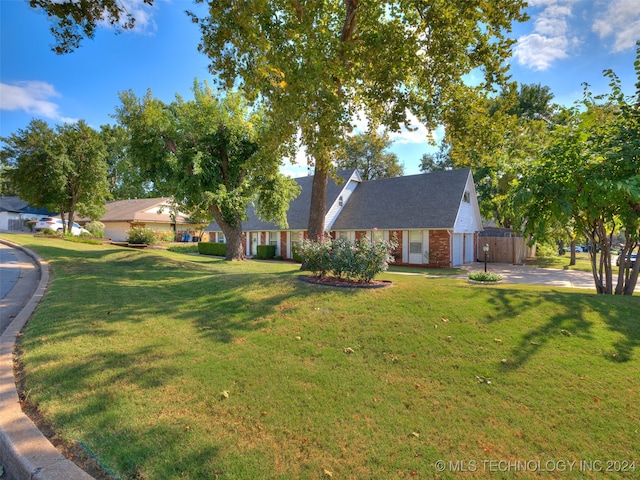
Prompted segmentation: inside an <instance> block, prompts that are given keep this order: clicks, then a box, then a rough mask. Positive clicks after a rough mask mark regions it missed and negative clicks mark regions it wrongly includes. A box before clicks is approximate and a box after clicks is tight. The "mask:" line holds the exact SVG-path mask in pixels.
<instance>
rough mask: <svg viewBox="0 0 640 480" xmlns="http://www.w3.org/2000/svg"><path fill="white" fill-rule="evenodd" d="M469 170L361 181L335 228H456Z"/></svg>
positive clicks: (334, 225)
mask: <svg viewBox="0 0 640 480" xmlns="http://www.w3.org/2000/svg"><path fill="white" fill-rule="evenodd" d="M469 174H470V169H468V168H466V169H462V170H449V171H444V172H433V173H426V174H420V175H409V176H406V177H394V178H383V179H379V180H372V181H368V182H362V183H361V184H360V185H358V188H356V190H355V192H353V195H351V198H350V199H349V201H348V202H347V204H346V205H345V206H344V209H343V210H342V212H341V213H340V215H339V216H338V218H337V220H336V221H335V223H334V224H333V230H372V229H373V228H378V229H380V230H395V229H409V228H453V227H454V224H455V221H456V216H457V214H458V209H459V208H460V202H461V200H462V197H463V195H464V190H465V187H466V184H467V179H468V178H469Z"/></svg>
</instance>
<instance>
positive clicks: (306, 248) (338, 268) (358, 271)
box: [299, 236, 398, 283]
mask: <svg viewBox="0 0 640 480" xmlns="http://www.w3.org/2000/svg"><path fill="white" fill-rule="evenodd" d="M397 246H398V245H397V243H396V242H395V241H391V242H387V241H376V242H372V241H371V240H369V239H368V238H367V237H366V236H365V237H361V238H360V239H358V240H356V241H355V242H351V241H349V240H346V239H344V238H340V239H338V240H332V239H331V238H330V237H324V241H318V242H312V241H310V240H308V239H303V240H302V241H301V242H300V243H299V253H300V256H301V257H302V261H303V265H304V266H305V268H306V269H307V270H310V271H311V272H313V273H314V275H317V276H326V275H328V274H331V275H333V276H336V277H342V278H347V279H348V280H356V281H359V282H364V283H368V282H371V281H372V280H373V279H374V277H375V276H376V275H377V274H379V273H381V272H384V271H385V270H386V269H387V267H388V266H389V263H391V262H393V261H394V257H393V255H392V252H393V251H394V250H395V249H396V248H397Z"/></svg>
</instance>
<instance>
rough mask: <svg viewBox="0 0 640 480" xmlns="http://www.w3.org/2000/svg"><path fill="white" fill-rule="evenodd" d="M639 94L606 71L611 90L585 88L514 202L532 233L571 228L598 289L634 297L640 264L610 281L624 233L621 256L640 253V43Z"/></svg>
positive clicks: (639, 62) (522, 181)
mask: <svg viewBox="0 0 640 480" xmlns="http://www.w3.org/2000/svg"><path fill="white" fill-rule="evenodd" d="M636 71H637V74H638V84H637V92H636V94H635V95H634V96H629V97H626V96H625V95H623V93H622V90H621V88H620V82H619V80H618V78H617V77H616V76H615V74H614V73H613V72H611V71H609V72H606V75H608V76H609V78H610V79H611V86H612V91H611V93H610V94H609V95H608V96H606V97H604V98H599V97H593V96H592V95H591V94H590V93H589V92H588V90H586V91H585V96H584V99H583V100H582V102H581V104H580V105H578V106H576V108H574V109H573V110H572V111H571V116H570V118H569V119H568V122H567V123H566V124H564V125H558V126H556V127H555V128H554V130H553V135H552V139H551V143H550V144H549V146H548V148H546V149H545V150H544V151H543V152H542V155H541V159H540V161H539V162H536V163H535V164H533V165H532V166H531V169H530V170H529V171H528V172H527V174H526V175H525V176H523V177H522V178H521V179H520V180H519V181H518V182H517V185H516V188H515V189H514V191H513V195H514V204H515V206H516V208H517V209H518V210H519V211H521V212H522V213H523V215H524V218H526V219H527V223H526V228H527V230H528V231H529V232H531V233H532V234H534V236H535V235H536V234H537V232H539V231H544V230H545V229H546V228H547V226H548V225H549V224H552V223H556V222H560V223H561V224H563V225H572V226H573V228H574V229H575V230H576V231H577V232H579V234H580V235H581V236H584V237H585V238H587V239H588V240H589V242H590V246H591V248H590V252H589V253H590V258H591V266H592V272H593V277H594V282H595V286H596V290H597V292H598V293H604V294H611V293H615V294H625V295H631V294H633V291H634V289H635V286H636V283H637V279H638V272H639V271H640V262H637V261H636V263H635V267H633V268H631V265H630V262H629V263H627V262H624V261H622V262H621V265H620V268H619V269H618V275H617V280H616V281H615V282H614V280H613V279H614V268H615V266H614V262H613V261H612V256H611V251H612V247H614V245H613V239H614V238H615V236H616V235H617V233H618V232H623V235H624V241H625V243H624V247H623V249H622V253H621V258H622V259H625V258H628V257H629V256H630V255H631V254H632V253H638V250H640V44H639V47H638V55H637V60H636Z"/></svg>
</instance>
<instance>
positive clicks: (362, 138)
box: [335, 131, 404, 181]
mask: <svg viewBox="0 0 640 480" xmlns="http://www.w3.org/2000/svg"><path fill="white" fill-rule="evenodd" d="M391 144H392V142H391V140H389V136H388V135H387V134H380V133H378V132H376V131H373V132H365V133H358V134H356V135H348V136H346V137H345V139H344V146H343V150H342V151H340V153H339V157H338V159H337V160H336V162H335V167H336V169H352V168H357V169H358V171H359V172H360V174H361V175H362V179H363V180H364V181H367V180H375V179H377V178H390V177H399V176H400V175H402V174H403V172H404V169H403V167H402V165H400V163H399V161H398V156H397V155H396V154H395V153H393V152H389V151H387V150H388V148H389V147H390V146H391Z"/></svg>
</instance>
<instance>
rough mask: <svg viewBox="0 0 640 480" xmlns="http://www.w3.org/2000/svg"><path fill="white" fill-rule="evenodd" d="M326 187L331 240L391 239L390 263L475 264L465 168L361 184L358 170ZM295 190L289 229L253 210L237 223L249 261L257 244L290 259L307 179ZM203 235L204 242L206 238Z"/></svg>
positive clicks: (217, 238) (305, 208) (300, 227)
mask: <svg viewBox="0 0 640 480" xmlns="http://www.w3.org/2000/svg"><path fill="white" fill-rule="evenodd" d="M337 175H338V177H339V178H340V179H342V182H341V183H340V184H337V183H336V182H334V181H332V180H330V181H329V185H328V188H327V205H326V212H327V213H326V216H325V231H327V232H330V234H331V236H332V237H333V238H341V237H344V238H347V239H349V240H352V241H353V240H356V239H358V238H360V237H361V236H363V235H367V237H368V238H370V239H373V240H376V239H381V240H389V239H394V238H395V239H396V241H397V242H398V244H399V246H398V249H397V251H396V252H395V253H394V255H395V256H396V263H398V264H403V265H417V266H425V267H441V268H448V267H451V266H458V265H462V264H463V263H467V262H473V261H475V260H476V259H475V248H476V243H477V235H478V232H479V231H481V230H482V220H481V216H480V209H479V208H478V199H477V195H476V191H475V187H474V183H473V177H472V174H471V170H470V169H461V170H450V171H443V172H433V173H425V174H420V175H409V176H404V177H394V178H383V179H379V180H371V181H367V182H363V181H362V178H361V177H360V175H359V174H358V172H357V170H348V171H347V170H345V171H341V172H339V173H338V174H337ZM296 182H297V183H298V185H299V186H300V187H301V193H300V195H299V196H298V198H296V199H295V200H294V201H293V202H291V205H290V208H289V211H288V213H287V219H288V223H289V228H288V229H286V230H282V229H280V228H279V227H278V226H277V225H275V224H273V223H269V222H262V221H261V220H259V219H258V218H257V217H256V215H255V212H254V210H253V209H250V210H249V211H248V212H247V215H248V217H249V218H248V220H246V221H244V222H243V223H242V230H243V235H244V239H243V240H244V243H245V250H246V252H245V253H246V255H247V256H252V255H255V254H256V250H257V246H258V245H263V244H271V245H275V246H276V255H277V256H281V257H282V258H284V259H292V258H293V257H294V253H295V244H296V242H297V241H298V239H299V238H300V237H301V236H302V235H304V233H305V230H306V229H307V225H308V220H309V207H310V203H311V187H312V184H313V177H302V178H298V179H296ZM205 233H207V234H208V240H209V241H213V242H224V235H223V234H222V232H221V229H220V227H219V226H218V225H217V224H216V223H213V224H211V225H209V226H208V227H207V228H206V229H205ZM205 238H206V237H205Z"/></svg>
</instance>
